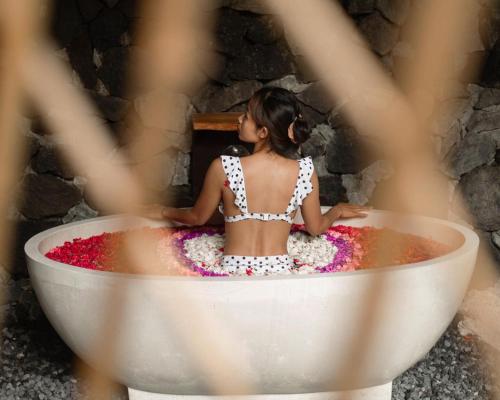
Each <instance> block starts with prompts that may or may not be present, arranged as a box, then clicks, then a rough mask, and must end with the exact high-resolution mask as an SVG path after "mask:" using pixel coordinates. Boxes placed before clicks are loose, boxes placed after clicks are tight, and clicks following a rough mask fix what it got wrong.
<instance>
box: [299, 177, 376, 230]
mask: <svg viewBox="0 0 500 400" xmlns="http://www.w3.org/2000/svg"><path fill="white" fill-rule="evenodd" d="M311 183H312V186H313V190H312V192H311V193H309V194H308V195H307V197H306V198H305V199H304V201H303V203H302V206H301V208H300V211H301V213H302V218H303V219H304V224H305V226H306V229H307V232H309V233H310V234H311V235H320V234H321V233H323V232H325V231H326V230H328V228H329V227H330V226H331V225H332V224H333V222H334V221H336V220H337V219H341V218H359V217H361V218H364V217H366V214H364V213H363V212H362V211H366V210H368V209H369V208H370V207H363V206H358V205H356V204H346V203H339V204H337V205H335V206H333V207H332V208H330V209H329V210H328V211H327V212H326V213H324V214H322V213H321V206H320V202H319V180H318V175H317V174H316V171H313V174H312V176H311Z"/></svg>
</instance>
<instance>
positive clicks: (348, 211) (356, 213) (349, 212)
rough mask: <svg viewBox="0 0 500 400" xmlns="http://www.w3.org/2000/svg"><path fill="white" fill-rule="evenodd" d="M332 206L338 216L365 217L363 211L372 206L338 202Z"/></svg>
mask: <svg viewBox="0 0 500 400" xmlns="http://www.w3.org/2000/svg"><path fill="white" fill-rule="evenodd" d="M332 208H334V209H335V210H336V211H337V215H338V218H339V219H341V218H365V217H366V216H367V215H366V214H365V213H364V212H365V211H368V210H370V209H371V208H372V207H365V206H359V205H357V204H349V203H338V204H337V205H335V206H334V207H332Z"/></svg>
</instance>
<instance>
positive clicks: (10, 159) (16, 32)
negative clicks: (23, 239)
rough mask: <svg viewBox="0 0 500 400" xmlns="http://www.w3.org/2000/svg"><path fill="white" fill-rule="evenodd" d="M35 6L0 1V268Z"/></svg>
mask: <svg viewBox="0 0 500 400" xmlns="http://www.w3.org/2000/svg"><path fill="white" fill-rule="evenodd" d="M37 6H38V3H37V2H33V1H29V0H19V1H15V2H11V1H8V0H2V1H0V41H1V42H0V43H1V47H0V57H1V58H0V60H1V65H0V268H8V266H9V264H10V256H11V255H10V249H11V244H12V228H13V221H11V220H9V217H8V213H9V207H10V206H11V204H12V202H13V201H14V194H15V193H14V188H15V185H16V183H17V182H18V179H19V174H20V169H21V167H22V165H23V162H24V161H23V160H24V157H25V154H24V153H25V152H24V148H23V145H24V140H23V135H22V134H21V132H20V130H21V129H20V123H21V111H22V107H23V104H24V103H23V93H22V79H21V65H22V63H23V62H24V59H25V55H26V52H27V51H29V47H30V46H31V45H32V43H31V42H32V40H33V35H34V33H35V32H36V30H37V26H38V21H37V16H38V15H37V10H38V7H37ZM0 296H6V294H5V293H0ZM0 318H1V321H2V322H3V315H2V316H1V317H0Z"/></svg>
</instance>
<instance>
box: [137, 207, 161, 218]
mask: <svg viewBox="0 0 500 400" xmlns="http://www.w3.org/2000/svg"><path fill="white" fill-rule="evenodd" d="M165 210H166V207H165V206H162V205H161V204H145V205H141V206H139V207H137V210H136V213H137V214H138V215H140V216H141V217H145V218H151V219H161V220H163V219H166V218H165Z"/></svg>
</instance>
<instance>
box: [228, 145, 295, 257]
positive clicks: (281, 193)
mask: <svg viewBox="0 0 500 400" xmlns="http://www.w3.org/2000/svg"><path fill="white" fill-rule="evenodd" d="M241 168H242V172H243V178H244V187H245V192H246V201H247V206H248V212H250V213H272V214H281V213H284V212H285V211H286V209H287V207H288V206H289V203H290V201H291V199H292V196H293V193H294V190H295V185H296V184H297V178H298V174H299V163H298V161H297V160H291V159H287V158H285V157H281V156H279V155H276V154H262V153H255V154H252V155H250V156H248V157H244V158H242V159H241ZM222 200H223V204H224V210H225V212H224V214H225V215H226V216H232V215H239V214H240V213H241V211H240V209H239V208H238V207H237V206H236V205H235V204H234V200H235V194H234V193H233V191H232V190H231V188H230V187H229V186H227V185H225V186H224V189H223V190H222ZM295 214H296V211H294V212H293V213H292V214H291V217H292V218H293V217H294V216H295ZM225 230H226V243H225V249H224V253H225V254H241V255H249V256H266V255H274V254H286V253H287V240H288V235H289V232H290V224H289V223H288V222H286V221H282V220H281V221H261V220H256V219H247V220H243V221H236V222H226V224H225Z"/></svg>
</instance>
